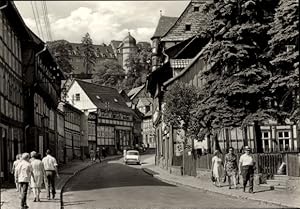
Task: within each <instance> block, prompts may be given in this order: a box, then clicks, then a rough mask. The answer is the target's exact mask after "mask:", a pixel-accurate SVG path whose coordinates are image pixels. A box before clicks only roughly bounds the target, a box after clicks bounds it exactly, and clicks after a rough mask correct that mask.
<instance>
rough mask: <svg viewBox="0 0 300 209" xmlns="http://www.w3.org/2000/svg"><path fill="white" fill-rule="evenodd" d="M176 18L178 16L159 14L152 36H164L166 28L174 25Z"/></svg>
mask: <svg viewBox="0 0 300 209" xmlns="http://www.w3.org/2000/svg"><path fill="white" fill-rule="evenodd" d="M177 19H178V17H168V16H161V17H160V18H159V21H158V24H157V27H156V30H155V32H154V34H153V36H152V38H155V37H162V36H164V35H165V34H166V33H167V32H168V30H169V29H170V28H171V27H172V26H173V25H174V23H175V22H176V21H177Z"/></svg>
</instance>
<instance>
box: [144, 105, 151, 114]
mask: <svg viewBox="0 0 300 209" xmlns="http://www.w3.org/2000/svg"><path fill="white" fill-rule="evenodd" d="M149 111H150V106H149V105H147V106H146V111H145V113H147V112H149Z"/></svg>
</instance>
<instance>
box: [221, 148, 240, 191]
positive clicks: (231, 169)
mask: <svg viewBox="0 0 300 209" xmlns="http://www.w3.org/2000/svg"><path fill="white" fill-rule="evenodd" d="M233 151H234V149H233V147H229V149H228V153H227V154H226V155H225V162H224V170H225V173H226V175H227V178H228V183H229V189H231V182H232V181H233V186H234V188H235V189H236V188H237V187H236V176H237V174H238V163H237V156H236V155H235V154H234V153H233ZM231 180H232V181H231Z"/></svg>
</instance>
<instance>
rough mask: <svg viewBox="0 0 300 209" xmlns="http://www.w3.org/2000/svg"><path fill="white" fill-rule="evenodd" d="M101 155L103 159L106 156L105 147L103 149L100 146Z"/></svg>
mask: <svg viewBox="0 0 300 209" xmlns="http://www.w3.org/2000/svg"><path fill="white" fill-rule="evenodd" d="M102 156H103V159H105V158H106V149H105V147H102Z"/></svg>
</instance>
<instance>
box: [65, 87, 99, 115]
mask: <svg viewBox="0 0 300 209" xmlns="http://www.w3.org/2000/svg"><path fill="white" fill-rule="evenodd" d="M75 94H80V101H76V100H75ZM73 95H74V96H73ZM72 97H74V99H72ZM66 100H67V101H68V102H69V103H70V104H72V105H73V106H74V107H76V108H77V109H80V110H88V111H92V110H93V111H95V110H96V109H97V107H96V106H95V105H94V104H93V103H92V102H91V100H90V99H89V97H88V96H87V95H86V93H85V92H84V91H83V90H82V88H81V87H80V86H79V85H78V83H77V82H76V81H74V83H73V84H72V85H71V87H70V89H69V91H68V93H67V97H66Z"/></svg>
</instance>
